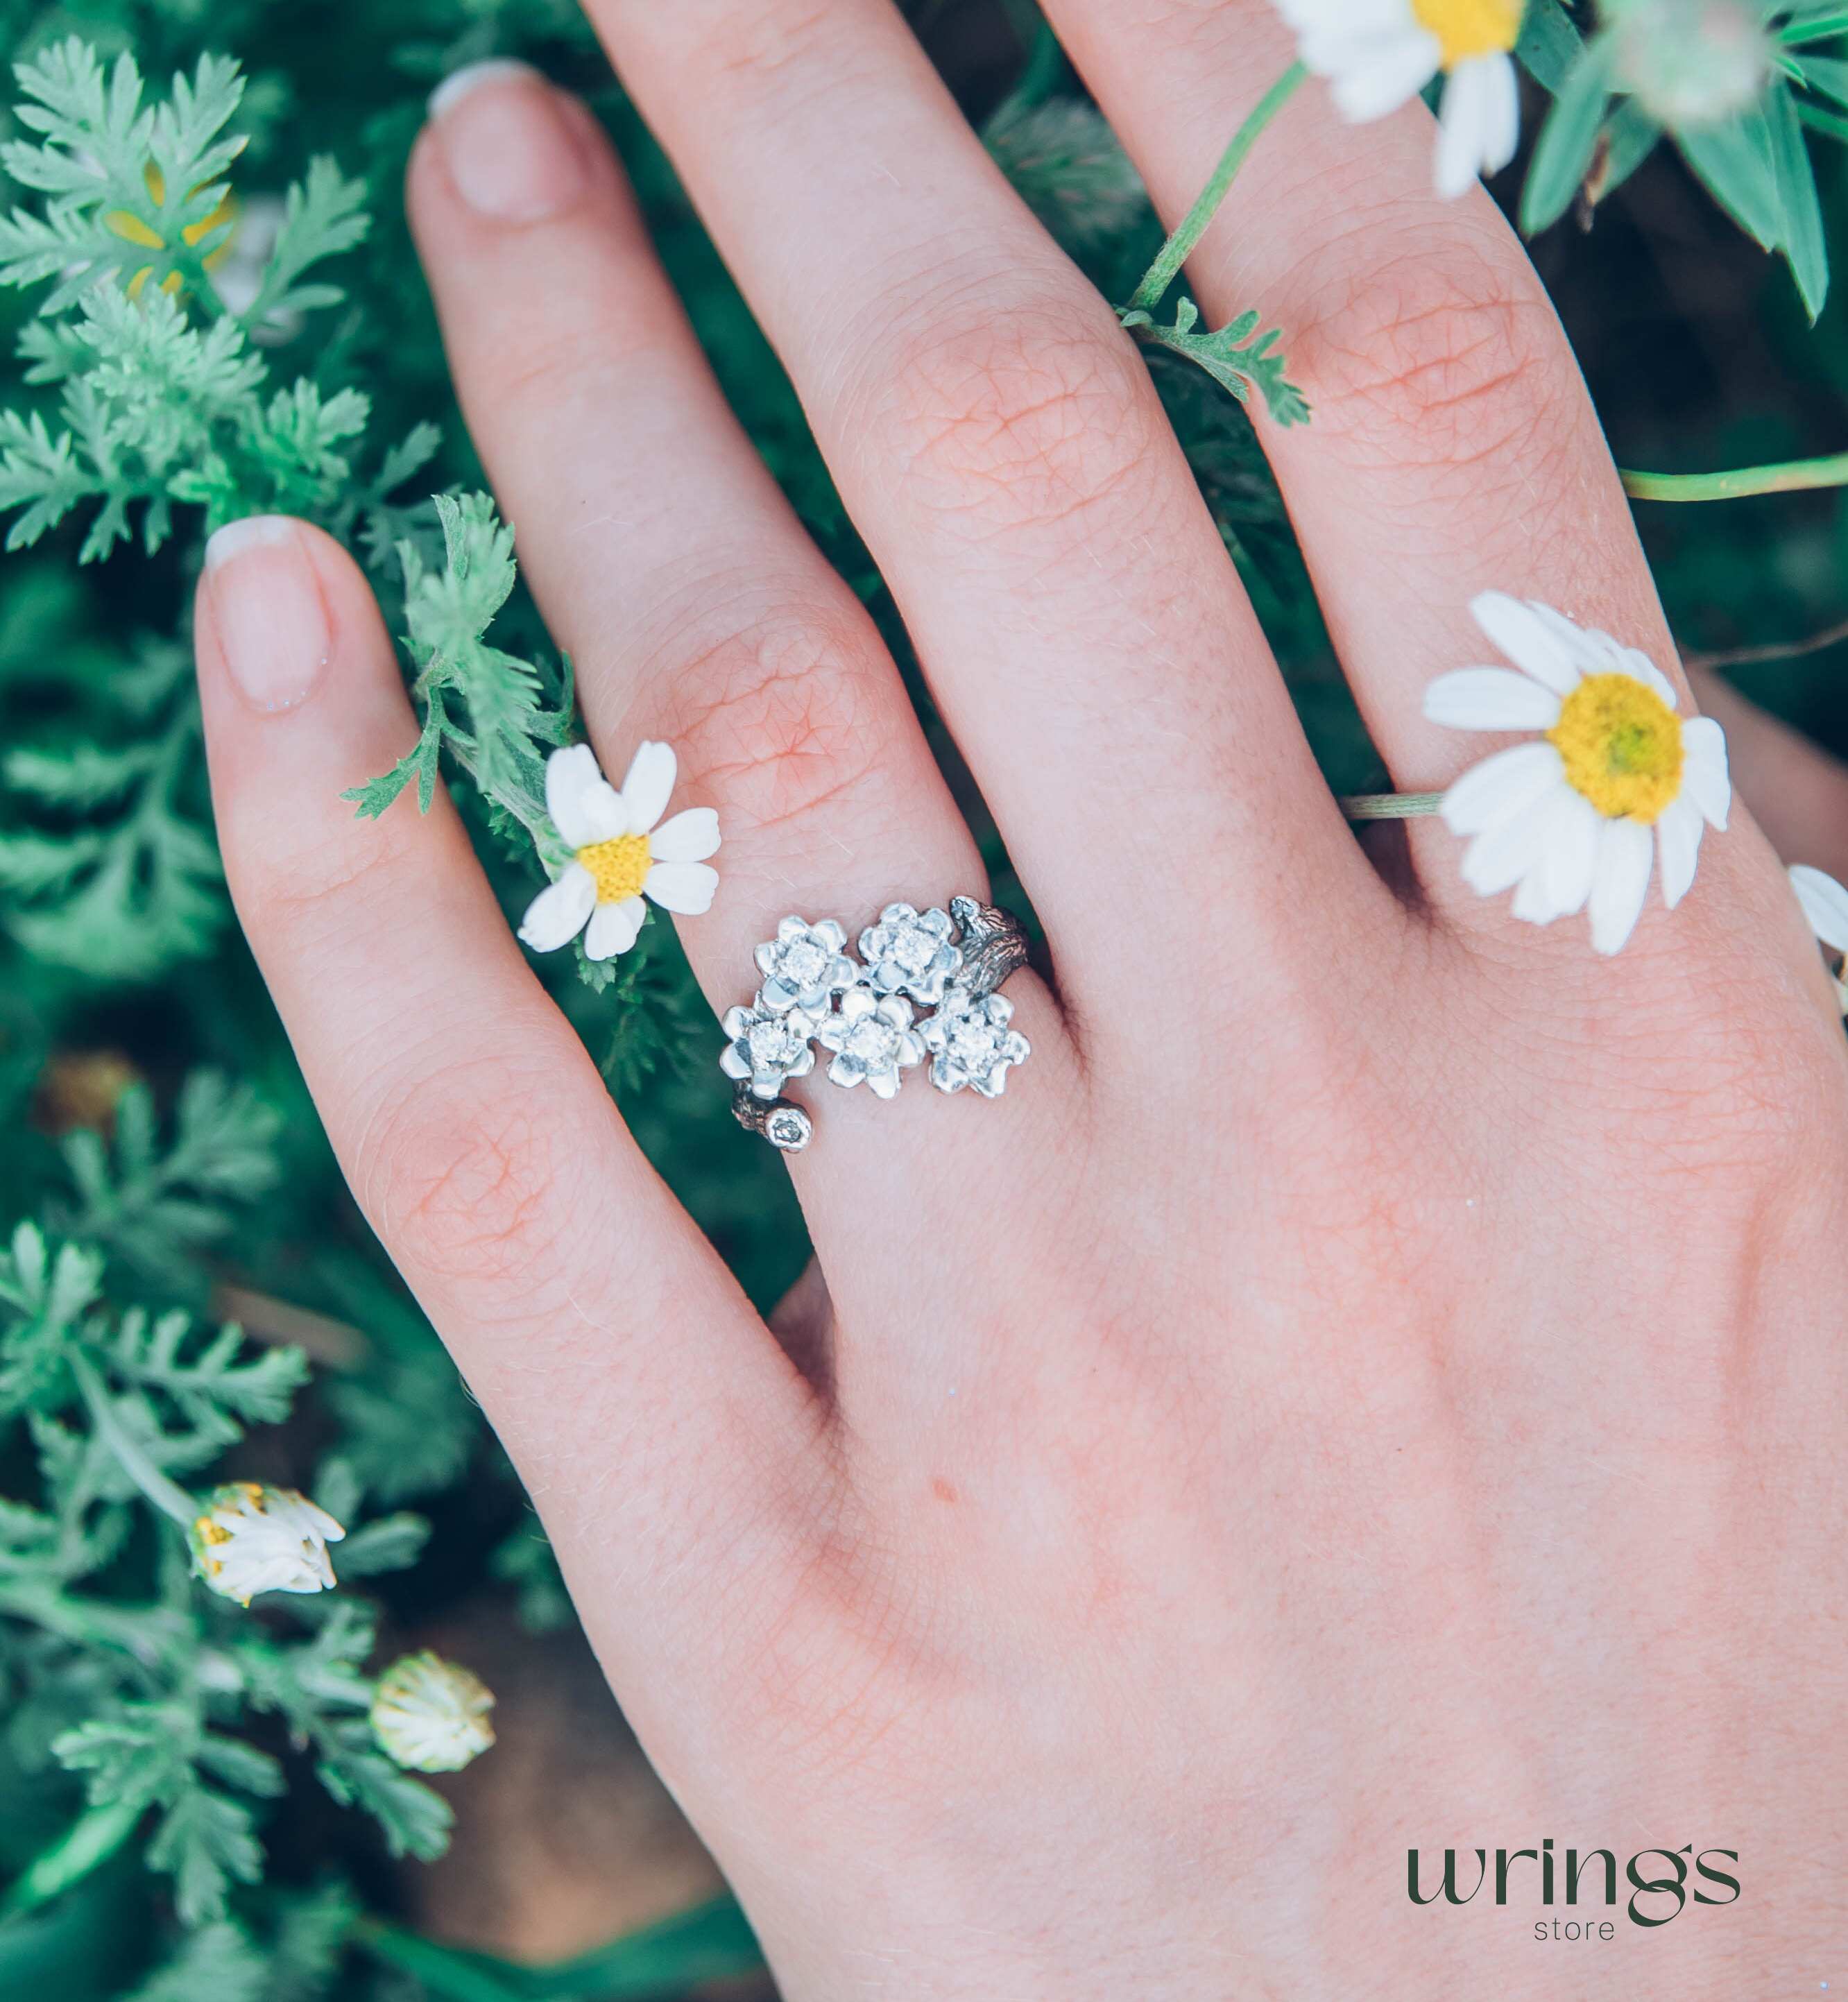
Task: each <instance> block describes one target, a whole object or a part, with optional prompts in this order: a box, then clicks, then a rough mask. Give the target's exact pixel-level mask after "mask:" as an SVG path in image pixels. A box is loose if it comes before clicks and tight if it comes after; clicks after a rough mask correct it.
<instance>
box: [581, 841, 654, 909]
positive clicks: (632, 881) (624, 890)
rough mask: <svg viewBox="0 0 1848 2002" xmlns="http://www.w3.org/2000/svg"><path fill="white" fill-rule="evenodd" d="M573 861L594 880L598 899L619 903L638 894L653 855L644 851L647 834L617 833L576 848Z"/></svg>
mask: <svg viewBox="0 0 1848 2002" xmlns="http://www.w3.org/2000/svg"><path fill="white" fill-rule="evenodd" d="M577 860H579V861H580V862H581V863H583V864H584V867H585V868H587V869H588V870H589V871H590V872H591V877H592V879H593V880H594V882H595V883H596V885H597V901H598V903H600V904H621V903H626V902H627V901H628V900H629V898H631V897H639V896H640V895H641V894H642V884H643V883H644V882H645V881H647V875H648V867H649V864H650V862H651V861H652V860H654V858H653V857H652V856H650V854H649V853H648V837H647V835H645V834H619V835H617V836H616V838H615V840H614V841H593V842H591V845H590V846H589V847H588V848H581V849H578V851H577Z"/></svg>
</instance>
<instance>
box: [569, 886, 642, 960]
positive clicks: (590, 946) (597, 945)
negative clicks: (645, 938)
mask: <svg viewBox="0 0 1848 2002" xmlns="http://www.w3.org/2000/svg"><path fill="white" fill-rule="evenodd" d="M647 914H648V906H647V905H646V904H644V903H643V902H642V900H641V898H640V897H625V898H623V899H622V902H621V903H619V904H599V905H598V906H597V908H596V909H595V910H594V911H593V912H591V922H590V923H589V925H588V926H587V927H586V929H585V931H584V957H585V958H586V959H614V958H615V956H616V954H618V953H619V952H626V951H628V950H629V947H631V946H632V945H633V944H634V943H635V940H636V933H638V932H639V931H640V929H642V920H643V918H644V917H646V916H647Z"/></svg>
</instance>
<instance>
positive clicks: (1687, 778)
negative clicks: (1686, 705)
mask: <svg viewBox="0 0 1848 2002" xmlns="http://www.w3.org/2000/svg"><path fill="white" fill-rule="evenodd" d="M1470 611H1471V612H1473V614H1474V615H1475V619H1476V623H1477V625H1478V626H1480V627H1481V628H1482V630H1483V631H1484V633H1487V635H1488V637H1490V638H1491V640H1494V643H1495V644H1496V645H1497V646H1498V647H1500V648H1501V650H1502V652H1503V653H1504V654H1506V655H1507V656H1508V658H1509V659H1510V660H1511V661H1513V662H1514V663H1515V666H1516V667H1517V668H1519V669H1520V670H1521V671H1520V672H1519V673H1518V674H1516V673H1514V672H1512V671H1510V670H1509V669H1508V668H1461V669H1459V671H1457V672H1456V673H1455V674H1448V675H1439V676H1438V678H1437V679H1436V680H1435V682H1432V683H1431V686H1430V687H1429V688H1428V689H1426V690H1425V692H1424V713H1425V715H1426V716H1427V717H1429V718H1430V720H1431V721H1432V722H1433V723H1442V724H1446V725H1447V726H1449V727H1450V728H1452V729H1453V730H1494V731H1508V730H1538V731H1543V732H1544V733H1545V735H1544V737H1543V740H1542V741H1540V742H1539V743H1537V744H1522V745H1517V746H1516V747H1515V748H1514V749H1512V751H1498V752H1496V753H1495V755H1494V756H1493V757H1491V758H1486V759H1484V760H1483V762H1481V763H1480V765H1477V766H1472V767H1471V768H1470V770H1468V771H1467V772H1466V773H1464V774H1463V776H1462V777H1461V778H1460V779H1459V780H1457V782H1456V784H1455V785H1453V786H1452V787H1451V788H1450V790H1449V791H1448V792H1447V793H1445V795H1444V799H1443V804H1442V807H1441V808H1440V811H1441V812H1442V814H1443V817H1444V821H1445V825H1446V826H1447V827H1449V829H1450V831H1451V832H1452V833H1453V834H1460V835H1470V836H1472V837H1473V839H1471V841H1470V846H1469V848H1468V849H1467V851H1466V853H1465V854H1464V856H1463V881H1465V882H1466V883H1467V884H1469V885H1470V888H1472V889H1473V890H1475V891H1478V892H1479V893H1480V895H1483V896H1485V897H1493V896H1497V895H1499V894H1500V893H1501V891H1504V890H1508V889H1512V890H1513V891H1514V892H1515V901H1514V912H1515V916H1516V917H1518V918H1525V919H1527V921H1528V922H1529V923H1530V924H1536V925H1545V924H1550V923H1552V922H1553V919H1555V918H1563V917H1569V916H1571V915H1572V914H1573V913H1574V912H1578V911H1581V910H1583V909H1585V908H1586V907H1587V906H1588V905H1589V907H1590V911H1591V919H1592V945H1593V946H1594V947H1595V949H1596V950H1598V951H1599V952H1602V953H1613V952H1620V951H1621V950H1623V946H1624V943H1625V942H1626V940H1628V938H1629V936H1630V933H1631V932H1632V931H1633V930H1634V929H1635V928H1636V922H1637V918H1638V917H1639V916H1641V914H1642V909H1643V900H1644V898H1645V897H1646V896H1647V895H1648V889H1649V874H1650V870H1651V867H1652V866H1653V865H1654V861H1655V859H1656V855H1657V852H1658V848H1659V850H1660V853H1661V884H1662V902H1664V903H1665V904H1666V905H1668V908H1669V909H1671V910H1672V909H1674V908H1675V905H1677V904H1679V902H1681V900H1682V898H1683V897H1685V896H1686V895H1687V892H1688V888H1689V884H1692V883H1693V880H1694V864H1695V862H1696V859H1697V858H1698V856H1699V854H1700V837H1701V835H1702V834H1703V832H1705V830H1706V828H1707V827H1708V826H1712V827H1715V828H1724V826H1725V825H1726V815H1727V812H1728V809H1729V808H1730V807H1731V804H1732V787H1731V782H1730V781H1729V780H1728V777H1727V771H1726V739H1725V738H1724V735H1723V734H1722V733H1721V729H1720V726H1719V724H1717V723H1715V722H1714V721H1713V720H1712V719H1711V718H1710V717H1704V716H1696V717H1689V719H1688V720H1686V722H1683V721H1682V719H1681V717H1679V716H1677V715H1676V714H1675V690H1674V689H1673V687H1672V685H1670V683H1669V681H1668V677H1667V676H1666V675H1664V674H1663V673H1661V671H1660V670H1659V669H1658V668H1656V667H1655V665H1654V663H1653V662H1651V661H1650V660H1649V658H1648V656H1647V655H1645V654H1640V653H1638V652H1637V650H1636V648H1635V647H1623V646H1620V645H1619V644H1618V643H1617V642H1616V640H1613V638H1612V637H1610V635H1609V633H1599V632H1597V631H1586V630H1581V628H1580V627H1578V626H1574V624H1573V623H1572V622H1571V619H1566V618H1564V617H1562V616H1560V614H1559V613H1558V612H1554V611H1553V610H1551V609H1550V608H1549V607H1548V606H1546V605H1537V604H1535V603H1533V602H1531V601H1525V602H1524V601H1522V599H1519V598H1508V597H1505V596H1504V595H1503V594H1502V593H1501V592H1500V591H1484V593H1483V594H1482V595H1481V596H1480V598H1477V599H1476V600H1475V601H1474V602H1473V603H1472V604H1471V605H1470Z"/></svg>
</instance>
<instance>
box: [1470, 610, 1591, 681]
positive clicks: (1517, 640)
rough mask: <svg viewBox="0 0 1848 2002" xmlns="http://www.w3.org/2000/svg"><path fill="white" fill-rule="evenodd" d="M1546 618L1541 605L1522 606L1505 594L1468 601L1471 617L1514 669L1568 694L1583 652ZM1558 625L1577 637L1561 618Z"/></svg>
mask: <svg viewBox="0 0 1848 2002" xmlns="http://www.w3.org/2000/svg"><path fill="white" fill-rule="evenodd" d="M1545 615H1546V608H1545V607H1544V606H1543V605H1524V604H1523V603H1522V602H1521V600H1520V599H1519V598H1510V597H1509V596H1508V595H1507V593H1506V592H1505V591H1483V592H1481V593H1480V594H1479V595H1477V597H1474V598H1471V599H1470V616H1471V617H1472V618H1473V619H1474V620H1475V621H1476V623H1477V625H1478V626H1480V627H1481V628H1482V630H1483V631H1484V633H1487V636H1488V637H1489V638H1490V639H1491V640H1494V643H1495V644H1496V645H1497V646H1498V647H1500V648H1501V650H1502V652H1503V653H1505V654H1507V656H1508V658H1509V659H1510V660H1511V661H1513V662H1514V664H1515V666H1516V667H1517V668H1520V669H1521V670H1522V671H1523V672H1524V673H1525V674H1529V675H1532V677H1533V678H1534V679H1535V680H1536V682H1543V683H1544V684H1545V685H1546V687H1548V688H1550V689H1552V691H1553V693H1554V694H1555V695H1570V694H1571V692H1572V691H1573V690H1574V689H1575V688H1577V687H1578V684H1579V681H1580V678H1581V675H1580V668H1579V659H1578V657H1577V656H1578V655H1579V654H1581V651H1582V650H1581V649H1578V648H1575V647H1573V646H1572V645H1571V644H1569V643H1568V642H1567V640H1566V639H1565V638H1564V637H1563V636H1562V635H1561V634H1560V632H1559V631H1558V630H1557V627H1555V626H1553V625H1551V624H1550V623H1549V622H1548V619H1547V618H1546V616H1545ZM1552 616H1553V618H1555V619H1557V618H1558V616H1559V615H1558V614H1557V612H1555V613H1553V615H1552ZM1559 624H1560V626H1566V630H1567V632H1568V633H1572V635H1573V637H1574V639H1577V638H1578V634H1577V633H1576V632H1575V631H1574V629H1573V628H1572V627H1571V626H1569V625H1567V622H1566V621H1565V620H1564V619H1559Z"/></svg>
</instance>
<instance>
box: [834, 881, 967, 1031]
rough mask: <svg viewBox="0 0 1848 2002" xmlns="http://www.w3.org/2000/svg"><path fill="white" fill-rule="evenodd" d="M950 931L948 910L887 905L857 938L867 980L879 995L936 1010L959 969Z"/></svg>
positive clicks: (960, 960)
mask: <svg viewBox="0 0 1848 2002" xmlns="http://www.w3.org/2000/svg"><path fill="white" fill-rule="evenodd" d="M955 929H956V927H955V925H954V923H953V922H952V920H951V919H950V913H949V912H947V911H940V910H938V909H935V908H934V907H933V909H929V910H928V911H923V912H919V911H918V910H916V909H914V908H913V907H912V905H909V904H887V905H886V907H885V909H884V910H883V911H881V912H880V914H879V922H878V923H877V924H873V925H868V926H867V927H866V929H865V930H864V931H863V932H862V933H860V935H859V956H860V957H861V958H862V959H863V960H864V961H866V977H867V978H868V979H870V981H871V982H872V983H873V987H874V989H875V990H876V991H877V992H879V993H880V994H908V995H910V996H911V997H912V999H913V1000H914V1001H922V1003H924V1004H925V1005H926V1006H927V1007H935V1006H936V1004H937V1003H938V1002H940V1000H942V999H943V989H944V988H945V987H946V986H947V985H948V984H949V982H950V981H951V980H953V979H954V978H955V977H956V975H957V973H959V972H960V971H961V969H962V963H963V955H962V949H961V947H960V946H957V945H954V944H952V943H950V934H951V933H953V932H954V930H955Z"/></svg>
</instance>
